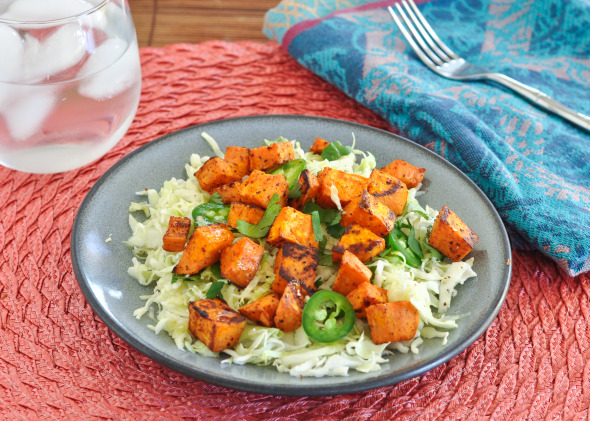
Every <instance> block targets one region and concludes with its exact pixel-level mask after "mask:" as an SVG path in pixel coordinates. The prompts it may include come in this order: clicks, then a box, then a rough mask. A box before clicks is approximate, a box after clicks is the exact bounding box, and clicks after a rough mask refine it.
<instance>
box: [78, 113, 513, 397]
mask: <svg viewBox="0 0 590 421" xmlns="http://www.w3.org/2000/svg"><path fill="white" fill-rule="evenodd" d="M264 119H269V120H270V119H303V120H305V119H309V120H316V121H324V122H326V123H333V124H342V123H344V124H346V125H351V126H357V127H362V129H363V130H367V129H368V130H373V131H377V132H380V133H381V134H383V135H385V136H390V137H394V138H397V139H398V140H401V141H402V142H405V143H407V144H409V146H410V147H415V148H418V149H420V150H422V151H424V152H425V153H426V154H427V155H428V156H429V159H431V158H432V159H437V160H440V161H442V162H443V165H448V166H450V167H452V168H453V169H454V170H455V171H456V172H457V173H458V175H459V176H460V177H462V178H463V179H464V180H465V181H466V182H467V183H469V184H470V185H471V187H472V188H474V190H475V191H476V192H477V193H478V195H479V196H480V198H481V199H482V200H483V202H485V204H486V205H487V207H488V208H489V210H490V211H491V213H492V214H493V215H494V217H495V218H496V219H497V221H498V222H499V224H498V225H499V227H500V231H501V239H502V249H503V250H504V253H505V254H506V255H507V256H508V259H509V263H508V264H507V265H506V266H505V267H504V269H505V271H504V276H503V278H502V280H501V282H502V283H501V286H502V287H503V288H502V292H501V294H500V298H499V299H498V300H497V301H496V303H495V304H494V305H493V306H491V307H490V309H489V311H488V312H487V314H486V317H484V318H482V321H481V322H480V323H479V324H478V325H477V326H475V327H474V328H473V329H472V330H471V332H470V333H469V334H468V335H467V336H464V337H463V338H462V339H461V341H460V342H458V343H457V344H456V345H455V346H454V347H453V348H446V349H444V350H443V351H442V352H441V353H439V354H437V355H436V356H434V357H433V358H431V359H430V360H427V361H424V362H422V363H418V364H416V365H412V366H409V367H407V368H404V369H402V370H401V371H399V372H397V373H393V374H392V373H383V374H382V375H377V376H375V377H371V378H369V379H365V380H361V381H357V382H351V383H344V384H342V385H338V390H337V391H336V392H334V391H333V390H326V388H325V387H324V386H321V385H319V386H318V387H317V388H314V387H310V386H309V385H303V384H302V385H297V384H289V385H281V386H280V388H279V387H277V386H276V385H275V386H273V385H272V384H270V385H269V384H264V383H262V384H261V383H253V382H252V381H246V379H236V378H223V377H219V376H218V375H212V374H209V373H208V372H206V371H200V372H199V371H196V370H194V369H193V368H192V367H189V368H188V371H187V367H186V366H185V365H184V364H182V363H179V362H176V361H175V360H173V359H171V358H169V356H168V354H166V353H163V352H160V351H159V350H158V349H157V348H154V347H150V346H148V345H147V344H145V343H143V342H142V341H140V340H138V339H137V338H136V337H135V336H134V335H133V334H131V332H130V331H128V330H126V329H125V328H124V326H123V325H122V324H121V323H120V322H119V321H118V320H117V319H116V318H113V317H111V316H110V314H109V313H108V311H107V310H106V309H105V308H104V307H103V306H102V305H101V303H100V302H99V300H98V299H96V296H95V294H94V293H93V291H92V289H91V287H90V285H89V284H88V280H87V279H85V277H84V272H83V269H82V267H81V262H80V257H79V253H78V251H79V250H78V247H80V242H76V241H75V240H76V239H77V238H78V237H79V235H80V231H81V225H82V224H83V222H82V219H83V214H84V212H85V211H86V210H87V207H88V205H89V203H90V201H91V200H92V198H93V196H94V195H95V194H96V193H97V192H98V191H99V189H100V188H101V187H102V186H103V184H104V183H106V182H107V181H108V179H109V178H110V176H111V175H113V174H114V173H115V172H116V171H117V170H118V169H119V168H121V167H122V166H124V165H125V164H126V163H127V162H128V161H130V160H131V159H132V158H133V157H135V156H136V155H138V154H141V153H143V152H144V151H145V150H147V149H149V148H151V147H154V145H157V144H159V143H161V142H165V141H167V140H168V139H169V138H170V137H173V136H178V135H179V134H180V133H182V132H185V131H193V130H197V128H199V127H202V126H211V125H216V124H232V123H233V122H236V121H240V120H264ZM70 250H71V257H72V266H73V269H74V274H75V277H76V280H77V282H78V285H79V287H80V289H81V291H82V293H83V295H84V298H85V299H86V301H87V302H88V304H89V305H90V307H91V308H92V310H93V311H94V312H95V313H96V315H98V317H99V318H100V319H101V321H102V322H103V323H105V325H106V326H107V327H108V328H109V329H110V330H111V331H113V332H114V333H115V334H116V335H117V336H119V337H120V338H121V339H122V340H123V341H124V342H126V343H127V344H128V345H130V346H131V347H133V348H134V349H135V350H137V351H139V352H141V353H142V354H144V355H145V356H147V357H149V358H150V359H152V360H154V361H156V362H157V363H159V364H161V365H163V366H165V367H168V368H170V369H173V370H175V371H177V372H180V373H182V374H185V375H188V376H189V377H192V378H195V379H197V380H200V381H205V382H208V383H211V384H215V385H218V386H223V387H228V388H232V389H236V390H242V391H246V392H252V393H263V394H264V393H266V394H271V395H283V396H334V395H340V394H345V393H358V392H363V391H368V390H372V389H376V388H379V387H386V386H392V385H395V384H397V383H400V382H402V381H404V380H407V379H410V378H414V377H418V376H420V375H422V374H424V373H426V372H428V371H430V370H432V369H434V368H436V367H438V366H440V365H442V364H444V363H446V362H447V361H449V360H450V359H451V358H453V357H455V356H456V355H458V354H460V353H461V352H462V351H464V350H465V349H467V348H468V347H469V346H470V345H472V344H473V343H474V342H475V341H476V340H477V339H478V338H479V337H480V336H482V335H483V334H484V332H485V331H486V330H487V328H488V327H489V326H490V325H491V324H492V322H493V321H494V319H495V318H496V316H497V315H498V313H499V311H500V309H501V307H502V305H503V304H504V301H505V299H506V296H507V294H508V290H509V287H510V281H511V276H512V263H511V262H512V249H511V245H510V240H509V237H508V233H507V231H506V227H505V226H504V221H503V220H502V218H501V217H500V215H499V214H498V211H497V210H496V208H495V206H494V205H493V204H492V202H491V201H490V199H489V198H488V197H487V196H486V195H485V194H484V193H483V191H482V190H481V189H480V188H479V186H477V184H475V183H474V182H473V181H472V180H471V179H470V178H469V177H468V176H467V175H465V174H464V173H463V172H462V171H461V170H459V169H458V168H457V167H456V166H455V165H453V164H452V163H451V162H449V161H447V160H446V159H444V158H443V157H441V156H439V155H438V154H436V153H435V152H433V151H431V150H430V149H428V148H426V147H424V146H422V145H420V144H418V143H416V142H414V141H412V140H410V139H407V138H405V137H403V136H400V135H398V134H395V133H392V132H389V131H387V130H384V129H380V128H377V127H373V126H369V125H366V124H362V123H357V122H354V121H349V120H342V119H336V118H330V117H322V116H311V115H302V114H264V115H249V116H239V117H231V118H223V119H217V120H212V121H208V122H204V123H199V124H195V125H191V126H188V127H185V128H182V129H179V130H175V131H172V132H170V133H167V134H164V135H162V136H160V137H158V138H156V139H154V140H152V141H149V142H147V143H145V144H144V145H142V146H140V147H138V148H136V149H134V150H133V151H131V152H129V153H127V154H126V155H125V156H124V157H122V158H121V159H120V160H119V161H117V162H116V163H115V164H114V165H113V166H111V167H110V168H109V169H108V170H107V171H105V173H104V174H102V175H101V176H100V177H99V179H98V180H97V181H96V182H95V183H94V184H93V185H92V187H91V188H90V190H89V191H88V193H86V195H85V197H84V199H83V201H82V202H81V203H80V206H79V207H78V210H77V212H76V216H75V219H74V223H73V226H72V232H71V239H70ZM218 361H219V359H218ZM285 376H289V374H285Z"/></svg>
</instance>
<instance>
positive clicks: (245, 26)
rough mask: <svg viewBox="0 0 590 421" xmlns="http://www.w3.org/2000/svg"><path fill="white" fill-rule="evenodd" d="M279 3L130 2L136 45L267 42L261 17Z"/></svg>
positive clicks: (265, 0)
mask: <svg viewBox="0 0 590 421" xmlns="http://www.w3.org/2000/svg"><path fill="white" fill-rule="evenodd" d="M278 2H279V0H244V1H240V0H175V1H165V0H129V6H130V7H131V14H132V15H133V20H134V22H135V28H136V31H137V37H138V40H139V45H140V46H141V47H143V46H155V47H161V46H164V45H168V44H174V43H179V42H188V43H199V42H203V41H207V40H214V39H215V40H224V41H259V42H265V41H268V38H267V37H266V36H265V35H264V34H263V33H262V25H263V22H264V15H265V13H266V12H267V11H268V9H270V8H272V7H274V6H276V5H277V4H278Z"/></svg>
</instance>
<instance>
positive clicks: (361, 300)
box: [346, 282, 387, 319]
mask: <svg viewBox="0 0 590 421" xmlns="http://www.w3.org/2000/svg"><path fill="white" fill-rule="evenodd" d="M346 298H347V299H348V301H350V304H352V308H354V312H355V314H356V317H358V318H359V319H366V318H367V313H366V311H365V310H366V309H367V307H369V306H372V305H374V304H383V303H386V302H387V291H385V290H384V289H383V288H381V287H378V286H377V285H373V284H372V283H370V282H363V283H362V284H360V285H359V286H358V287H357V288H356V289H354V290H353V291H351V292H350V293H349V294H348V295H347V296H346Z"/></svg>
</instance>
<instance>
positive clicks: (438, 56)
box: [388, 0, 590, 130]
mask: <svg viewBox="0 0 590 421" xmlns="http://www.w3.org/2000/svg"><path fill="white" fill-rule="evenodd" d="M401 3H402V5H403V8H402V6H400V4H399V3H396V4H395V7H396V9H397V11H398V13H399V14H400V16H401V17H402V19H403V21H404V23H405V25H406V26H407V27H408V29H409V32H408V30H407V29H406V27H405V26H404V24H403V23H402V22H401V20H400V19H399V18H398V16H397V14H396V13H395V11H394V10H393V8H392V7H391V6H389V7H388V9H389V13H391V17H392V18H393V20H394V21H395V23H396V24H397V26H398V28H399V30H400V31H401V33H402V34H403V36H404V37H405V38H406V41H408V44H409V45H410V46H411V47H412V49H413V50H414V52H415V53H416V55H417V56H418V57H419V58H420V60H422V62H423V63H424V64H425V65H426V66H428V68H429V69H430V70H432V71H433V72H435V73H437V74H439V75H441V76H443V77H446V78H448V79H455V80H491V81H494V82H497V83H499V84H501V85H504V86H506V87H507V88H510V89H512V90H513V91H514V92H516V93H517V94H519V95H521V96H522V97H524V98H526V99H527V100H529V101H530V102H532V103H533V104H536V105H538V106H540V107H541V108H543V109H545V110H547V111H550V112H552V113H555V114H557V115H559V116H561V117H562V118H564V119H565V120H567V121H569V122H571V123H573V124H575V125H577V126H579V127H582V128H583V129H586V130H590V117H588V116H587V115H584V114H581V113H578V112H576V111H574V110H572V109H571V108H568V107H566V106H565V105H563V104H561V103H559V102H557V101H556V100H554V99H553V98H551V97H550V96H549V95H547V94H545V93H543V92H541V91H539V90H538V89H535V88H531V87H530V86H528V85H525V84H524V83H521V82H519V81H517V80H514V79H512V78H511V77H508V76H506V75H504V74H501V73H495V72H492V71H490V70H488V69H486V68H484V67H481V66H476V65H474V64H471V63H469V62H468V61H465V60H464V59H462V58H461V57H459V56H458V55H457V54H455V53H454V52H453V51H452V50H451V49H450V48H449V47H447V46H446V45H445V43H444V42H442V41H441V39H440V38H439V37H438V36H437V35H436V32H434V30H433V29H432V27H431V26H430V25H429V24H428V22H427V21H426V19H425V18H424V16H423V15H422V13H420V11H419V10H418V8H417V7H416V4H415V3H414V2H413V0H407V1H406V0H401ZM404 9H405V12H404ZM406 13H407V15H406ZM408 15H409V17H408Z"/></svg>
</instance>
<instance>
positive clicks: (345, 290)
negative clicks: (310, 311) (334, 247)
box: [332, 250, 373, 295]
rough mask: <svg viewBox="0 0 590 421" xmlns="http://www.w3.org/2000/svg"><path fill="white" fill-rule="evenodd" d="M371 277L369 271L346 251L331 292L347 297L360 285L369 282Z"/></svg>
mask: <svg viewBox="0 0 590 421" xmlns="http://www.w3.org/2000/svg"><path fill="white" fill-rule="evenodd" d="M371 276H373V272H371V269H369V268H368V267H366V266H365V265H364V264H363V262H361V261H360V260H359V258H358V257H356V256H355V255H354V254H352V253H351V252H349V251H348V250H346V251H345V252H344V254H343V255H342V260H341V261H340V267H339V268H338V274H337V275H336V280H335V281H334V285H333V286H332V290H334V291H336V292H337V293H339V294H342V295H348V294H349V293H350V292H351V291H352V290H354V289H356V288H357V287H358V286H359V285H361V284H362V283H366V282H371Z"/></svg>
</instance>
